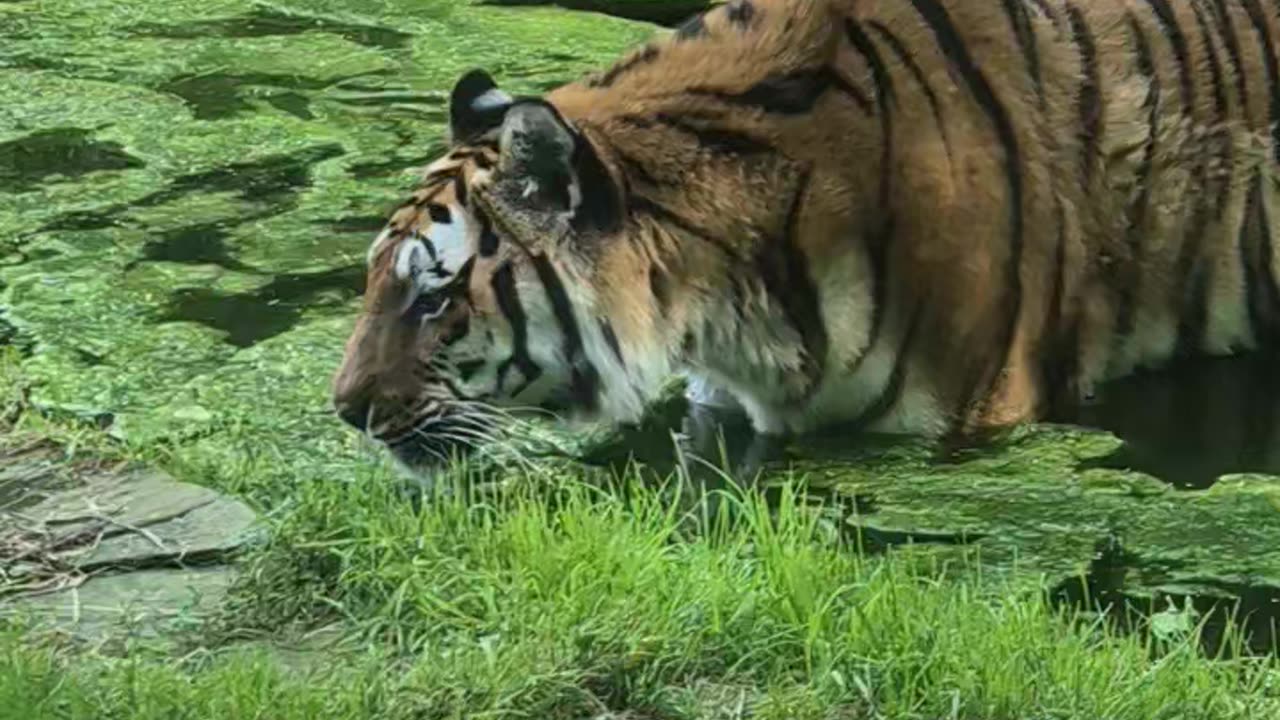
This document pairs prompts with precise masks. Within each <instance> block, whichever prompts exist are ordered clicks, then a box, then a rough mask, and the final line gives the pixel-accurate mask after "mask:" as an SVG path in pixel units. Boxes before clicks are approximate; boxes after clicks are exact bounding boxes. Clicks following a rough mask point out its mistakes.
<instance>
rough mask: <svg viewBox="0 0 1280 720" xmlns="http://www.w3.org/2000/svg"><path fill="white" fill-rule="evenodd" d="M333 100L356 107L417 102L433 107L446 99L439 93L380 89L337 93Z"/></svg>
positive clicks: (440, 105)
mask: <svg viewBox="0 0 1280 720" xmlns="http://www.w3.org/2000/svg"><path fill="white" fill-rule="evenodd" d="M333 100H334V101H336V102H339V103H342V104H344V105H354V106H357V107H380V106H384V105H385V106H391V105H406V104H418V105H425V106H427V107H433V108H443V107H444V106H445V103H446V100H445V98H444V97H443V96H441V95H440V94H439V93H435V92H418V91H415V90H381V91H375V92H363V93H359V94H354V93H353V94H350V95H339V96H335V97H334V98H333Z"/></svg>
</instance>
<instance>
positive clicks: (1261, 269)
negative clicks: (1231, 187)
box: [1238, 174, 1280, 346]
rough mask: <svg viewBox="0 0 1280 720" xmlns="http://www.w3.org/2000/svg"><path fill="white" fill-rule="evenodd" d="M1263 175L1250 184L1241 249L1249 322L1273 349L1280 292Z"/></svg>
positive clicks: (1241, 232) (1261, 339)
mask: <svg viewBox="0 0 1280 720" xmlns="http://www.w3.org/2000/svg"><path fill="white" fill-rule="evenodd" d="M1262 182H1263V178H1262V175H1261V174H1255V175H1254V176H1253V180H1252V181H1251V182H1250V185H1249V195H1248V199H1247V201H1246V204H1245V211H1244V221H1243V222H1242V223H1241V224H1240V237H1239V241H1238V242H1239V246H1240V247H1239V250H1240V259H1241V263H1242V264H1243V265H1244V272H1245V288H1246V293H1247V296H1248V304H1249V321H1250V324H1252V326H1253V334H1254V337H1256V338H1257V339H1258V340H1259V344H1260V345H1263V346H1270V345H1272V344H1273V343H1275V341H1276V337H1277V330H1280V323H1277V317H1276V313H1277V311H1280V289H1278V288H1277V286H1276V277H1275V273H1274V272H1273V270H1272V258H1271V221H1270V218H1268V217H1267V206H1266V203H1265V200H1264V198H1263V197H1262V192H1263V190H1262Z"/></svg>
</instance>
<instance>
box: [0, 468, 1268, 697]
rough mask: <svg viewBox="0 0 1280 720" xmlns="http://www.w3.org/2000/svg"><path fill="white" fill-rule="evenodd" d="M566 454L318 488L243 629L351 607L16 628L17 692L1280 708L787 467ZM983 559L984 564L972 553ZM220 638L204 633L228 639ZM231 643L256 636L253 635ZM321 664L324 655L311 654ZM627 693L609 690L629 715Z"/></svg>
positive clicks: (297, 514)
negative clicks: (612, 470)
mask: <svg viewBox="0 0 1280 720" xmlns="http://www.w3.org/2000/svg"><path fill="white" fill-rule="evenodd" d="M671 497H674V495H673V494H671V493H663V492H660V490H659V489H656V488H654V487H653V486H652V484H650V485H640V484H638V483H635V482H628V483H623V484H621V485H619V486H617V487H614V488H612V489H610V490H608V491H606V490H602V489H600V488H598V487H595V486H593V485H589V484H586V483H583V482H576V481H573V480H569V479H565V480H564V481H562V482H560V483H556V487H555V488H554V489H552V490H547V489H546V488H537V487H535V486H534V485H532V484H530V485H525V486H523V488H522V489H517V490H514V491H509V492H506V493H503V494H501V495H490V496H488V497H486V498H482V497H472V498H470V499H462V498H461V496H458V497H457V498H455V499H444V498H435V499H433V501H431V502H428V503H426V504H425V505H424V506H423V507H422V508H421V509H418V510H415V509H414V508H412V507H411V506H410V504H409V503H407V502H405V501H404V500H403V498H402V497H401V495H400V494H399V493H398V492H397V491H396V490H395V489H394V487H393V485H392V484H391V483H389V482H388V478H387V477H386V476H385V475H383V474H382V473H380V472H374V471H371V472H369V473H368V474H366V475H364V476H362V477H360V478H356V479H354V480H353V481H351V482H347V483H328V484H313V485H308V486H306V487H303V488H300V489H299V491H298V499H297V504H296V505H295V506H294V508H293V509H292V510H291V511H290V512H289V513H287V514H286V515H285V516H284V517H282V518H281V519H280V520H279V522H278V525H277V530H276V533H275V537H274V540H273V542H272V543H271V545H270V546H269V547H267V548H265V549H264V550H262V551H261V552H260V553H258V554H257V555H256V556H254V557H253V558H250V559H249V561H248V569H249V573H248V578H249V580H248V581H247V584H246V585H245V587H244V588H243V591H242V592H241V593H240V594H239V596H238V602H237V603H236V604H234V605H233V606H232V608H231V609H230V610H229V612H228V614H227V616H226V617H224V618H223V619H222V620H223V622H222V623H221V624H220V625H219V626H217V627H216V628H207V629H206V632H208V633H212V634H216V635H218V637H219V638H220V642H221V641H226V640H228V639H230V638H233V637H235V636H237V634H241V635H243V634H244V633H246V632H248V631H252V630H254V629H257V630H267V631H278V630H279V629H280V628H281V627H283V626H285V625H288V624H294V625H297V624H303V625H314V624H317V623H323V622H329V621H334V620H340V621H342V622H343V624H344V626H345V627H346V628H347V629H348V632H349V633H350V635H351V639H352V640H353V642H351V643H348V645H347V647H348V649H347V650H345V651H343V652H342V653H341V654H338V653H335V654H334V655H333V656H332V657H331V659H330V661H329V662H325V663H321V666H320V667H319V669H316V670H312V671H308V672H310V673H312V674H310V675H307V674H299V673H290V672H286V671H285V670H283V669H282V668H280V667H278V666H277V663H276V662H275V661H273V660H272V659H271V656H269V655H264V654H260V653H258V654H255V653H252V652H244V651H230V650H226V651H221V652H216V651H211V650H209V649H207V648H206V649H201V650H197V651H195V652H193V653H190V654H188V655H186V656H185V657H183V659H174V658H173V657H172V656H171V655H161V654H158V653H156V652H154V651H149V650H147V649H145V648H142V647H139V648H134V649H127V648H126V649H123V650H122V649H121V648H114V649H112V650H111V651H110V652H102V653H89V652H86V651H85V650H83V649H76V648H75V647H73V646H70V645H67V644H60V643H57V642H53V641H49V640H43V641H42V640H40V637H41V636H39V635H37V634H34V633H23V632H22V630H21V628H20V627H18V626H14V627H12V628H11V629H10V630H9V631H8V633H7V634H3V635H0V708H4V709H0V715H3V713H6V712H9V713H15V712H16V714H14V715H11V716H10V717H14V718H24V719H30V720H38V719H42V718H86V719H88V718H94V719H95V720H97V719H105V718H152V717H154V718H170V717H181V718H228V717H235V718H250V717H272V718H302V717H324V718H463V717H468V718H470V717H501V718H587V717H644V718H685V717H689V718H694V717H748V716H749V717H756V718H864V717H866V718H871V717H883V718H921V719H923V718H974V719H978V718H982V719H995V718H1081V719H1082V720H1083V719H1085V718H1088V719H1090V720H1095V719H1097V718H1108V719H1113V720H1127V719H1129V718H1132V719H1134V720H1137V719H1139V718H1142V719H1147V718H1206V719H1208V718H1213V719H1214V720H1221V719H1223V718H1261V717H1275V716H1276V713H1277V712H1278V711H1280V688H1276V687H1273V683H1274V682H1275V680H1276V678H1277V676H1276V675H1275V674H1274V667H1273V666H1271V665H1269V664H1268V663H1266V662H1263V661H1258V660H1243V659H1242V660H1231V661H1227V660H1220V661H1211V660H1209V659H1206V658H1205V657H1204V656H1203V655H1202V654H1200V653H1199V652H1198V650H1197V649H1196V646H1195V642H1194V636H1193V635H1187V636H1185V637H1173V638H1171V639H1169V640H1167V641H1164V642H1160V643H1157V642H1156V641H1154V640H1148V641H1140V640H1137V639H1135V638H1133V637H1118V636H1115V635H1113V634H1112V633H1110V632H1109V631H1108V630H1107V629H1106V628H1105V627H1102V626H1099V625H1092V624H1088V623H1084V622H1078V621H1077V622H1072V621H1071V619H1070V618H1067V617H1065V616H1063V615H1061V614H1059V613H1056V612H1054V611H1052V610H1051V609H1050V608H1049V607H1048V606H1047V605H1046V604H1045V603H1044V602H1042V601H1041V600H1040V599H1039V598H1038V597H1034V596H1032V597H1028V596H1018V595H1014V594H1012V593H1008V592H1002V591H1001V590H1000V589H999V588H993V587H991V586H990V585H989V584H988V583H985V582H982V581H981V580H980V579H979V578H978V577H977V575H976V571H974V573H973V574H972V575H970V576H967V575H969V573H965V572H962V573H960V575H961V578H960V579H953V580H945V581H944V580H939V579H936V574H935V573H933V572H932V571H930V570H929V569H928V568H921V567H917V566H912V565H910V564H908V563H906V562H898V561H891V560H885V559H882V558H866V557H863V556H862V555H860V554H859V553H858V552H857V551H856V548H853V547H850V545H849V542H850V541H849V540H847V539H846V538H845V537H844V536H842V535H840V534H839V533H835V532H832V529H831V527H830V526H828V525H827V524H826V523H825V522H824V521H823V515H822V514H821V513H819V512H815V511H814V510H813V508H811V507H809V506H807V505H805V504H803V503H801V502H799V501H798V498H799V497H800V495H799V494H798V493H797V492H796V491H795V490H794V488H784V489H783V491H782V493H781V499H780V500H775V501H773V502H770V503H766V502H764V501H763V500H762V499H761V498H760V497H759V496H757V495H755V494H752V493H748V494H741V493H730V494H727V495H726V496H725V497H724V499H723V502H721V503H720V504H719V505H718V510H717V512H716V514H715V516H713V517H708V516H707V515H706V514H705V513H703V514H699V513H697V512H689V511H688V510H687V509H682V508H687V507H688V505H687V503H682V502H679V501H676V500H671V499H669V498H671ZM966 576H967V577H966ZM207 639H208V638H206V640H207ZM223 647H235V645H234V644H230V645H226V644H224V645H223ZM299 672H302V671H299ZM610 713H612V714H610Z"/></svg>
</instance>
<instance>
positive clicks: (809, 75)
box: [688, 65, 871, 115]
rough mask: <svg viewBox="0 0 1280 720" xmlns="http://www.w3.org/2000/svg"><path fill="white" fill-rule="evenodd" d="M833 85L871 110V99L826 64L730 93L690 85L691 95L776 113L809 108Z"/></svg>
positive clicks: (778, 75) (801, 112) (803, 111)
mask: <svg viewBox="0 0 1280 720" xmlns="http://www.w3.org/2000/svg"><path fill="white" fill-rule="evenodd" d="M832 88H836V89H838V90H840V91H842V92H844V93H845V94H846V95H848V96H849V97H850V98H852V99H853V101H854V102H856V103H857V104H858V106H859V107H861V108H862V110H863V111H864V112H868V113H869V112H870V111H871V101H870V100H868V99H867V97H866V96H865V95H863V94H862V92H861V91H860V90H858V89H857V88H855V87H853V86H852V85H850V84H849V83H847V82H845V81H844V79H843V78H841V77H840V76H839V75H838V74H837V73H836V72H835V71H834V70H832V69H831V68H829V67H827V66H825V65H824V66H822V67H818V68H811V69H808V70H798V71H796V72H792V73H787V74H785V75H783V74H773V75H770V76H768V77H766V78H765V79H764V80H761V81H760V82H758V83H756V84H755V85H752V86H751V87H749V88H747V89H746V90H743V91H742V92H740V93H730V92H726V91H724V90H717V89H713V88H704V87H694V88H690V89H689V90H688V92H689V93H690V94H691V95H702V96H707V97H713V98H715V99H717V100H720V101H721V102H725V103H728V104H730V105H738V106H741V107H749V108H752V109H755V110H760V111H761V112H766V113H772V114H777V115H800V114H803V113H807V112H809V111H811V110H813V106H814V104H815V103H817V102H818V98H820V97H822V96H823V95H824V94H825V93H826V92H827V91H828V90H830V89H832Z"/></svg>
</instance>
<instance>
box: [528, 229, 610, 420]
mask: <svg viewBox="0 0 1280 720" xmlns="http://www.w3.org/2000/svg"><path fill="white" fill-rule="evenodd" d="M533 269H534V271H535V272H537V273H538V279H539V280H541V281H542V289H543V290H544V291H545V292H546V293H547V299H548V300H549V301H550V302H551V312H552V313H554V314H555V316H556V322H557V323H558V324H559V325H560V334H561V336H562V342H561V352H562V353H563V354H564V358H565V362H567V363H568V364H569V385H570V387H569V400H570V402H571V403H572V404H573V405H575V406H577V407H581V408H584V409H587V410H595V409H596V407H597V406H598V404H599V401H600V373H599V372H597V371H596V367H595V365H592V364H591V359H590V358H588V357H587V356H586V354H585V353H584V352H583V350H582V333H581V332H580V331H579V330H578V321H577V319H576V318H574V316H573V305H572V303H570V301H569V294H568V293H567V292H565V289H564V284H563V283H562V282H560V274H559V273H557V272H556V269H555V268H554V267H552V266H551V261H550V260H548V259H547V256H546V255H542V254H538V255H534V256H533Z"/></svg>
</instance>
